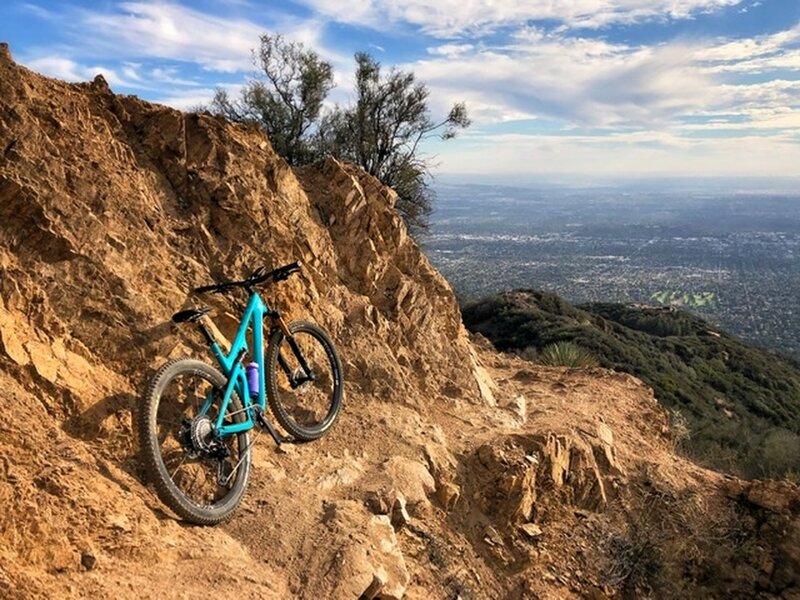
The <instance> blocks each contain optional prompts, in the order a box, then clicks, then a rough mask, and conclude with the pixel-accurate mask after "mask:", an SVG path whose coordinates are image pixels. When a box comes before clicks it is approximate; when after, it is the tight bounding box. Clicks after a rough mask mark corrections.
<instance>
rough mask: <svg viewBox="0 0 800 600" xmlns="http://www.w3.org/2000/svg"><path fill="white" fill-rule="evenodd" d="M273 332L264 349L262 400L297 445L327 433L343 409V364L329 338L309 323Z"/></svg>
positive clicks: (293, 324)
mask: <svg viewBox="0 0 800 600" xmlns="http://www.w3.org/2000/svg"><path fill="white" fill-rule="evenodd" d="M289 331H290V332H291V334H292V337H291V339H287V337H286V336H285V335H284V333H283V331H281V330H280V329H275V331H273V332H272V335H271V336H270V341H269V347H268V348H267V357H266V367H267V374H268V375H267V381H266V388H267V398H268V400H269V406H270V409H271V410H272V414H274V415H275V418H276V419H277V420H278V423H280V424H281V426H282V427H283V428H284V429H285V430H286V431H287V432H289V433H290V434H291V435H292V436H294V437H295V438H296V439H298V440H301V441H309V440H315V439H318V438H320V437H322V436H323V435H325V433H327V432H328V431H329V430H330V428H331V427H332V426H333V424H334V423H335V422H336V419H337V417H338V416H339V410H340V409H341V406H342V387H343V384H344V382H343V379H342V362H341V360H340V359H339V355H338V354H337V352H336V348H335V347H334V345H333V342H332V341H331V339H330V338H329V337H328V334H327V333H325V331H324V330H323V329H322V328H320V327H319V326H318V325H315V324H314V323H309V322H307V321H294V322H293V323H290V324H289Z"/></svg>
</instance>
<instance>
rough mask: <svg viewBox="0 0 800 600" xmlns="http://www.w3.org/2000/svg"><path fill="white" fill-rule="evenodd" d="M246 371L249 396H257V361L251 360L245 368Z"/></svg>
mask: <svg viewBox="0 0 800 600" xmlns="http://www.w3.org/2000/svg"><path fill="white" fill-rule="evenodd" d="M244 370H245V373H247V389H248V390H249V391H250V397H251V398H258V363H254V362H251V363H250V364H248V365H247V366H246V367H245V368H244Z"/></svg>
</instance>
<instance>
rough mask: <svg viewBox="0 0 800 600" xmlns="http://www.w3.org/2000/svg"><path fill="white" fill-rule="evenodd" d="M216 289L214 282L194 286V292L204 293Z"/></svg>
mask: <svg viewBox="0 0 800 600" xmlns="http://www.w3.org/2000/svg"><path fill="white" fill-rule="evenodd" d="M216 289H217V286H216V285H214V284H211V285H201V286H200V287H197V288H194V293H195V294H205V293H206V292H213V291H215V290H216Z"/></svg>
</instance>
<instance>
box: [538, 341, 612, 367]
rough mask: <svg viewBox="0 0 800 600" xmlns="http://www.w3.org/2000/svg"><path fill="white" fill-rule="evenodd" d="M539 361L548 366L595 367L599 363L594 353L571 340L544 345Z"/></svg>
mask: <svg viewBox="0 0 800 600" xmlns="http://www.w3.org/2000/svg"><path fill="white" fill-rule="evenodd" d="M539 362H540V363H542V364H543V365H547V366H549V367H596V366H598V365H599V364H600V363H599V362H598V360H597V357H596V356H595V355H594V354H592V353H591V352H589V351H588V350H587V349H586V348H581V347H580V346H578V345H577V344H574V343H572V342H556V343H554V344H550V345H549V346H545V348H544V349H543V350H542V352H541V353H540V355H539Z"/></svg>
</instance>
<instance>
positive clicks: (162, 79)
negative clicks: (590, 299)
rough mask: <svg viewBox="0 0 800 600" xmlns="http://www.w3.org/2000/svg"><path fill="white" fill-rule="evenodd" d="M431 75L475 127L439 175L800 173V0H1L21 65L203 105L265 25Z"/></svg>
mask: <svg viewBox="0 0 800 600" xmlns="http://www.w3.org/2000/svg"><path fill="white" fill-rule="evenodd" d="M267 32H269V33H281V34H283V35H284V36H285V37H287V38H289V39H291V40H295V41H299V42H302V43H303V44H305V45H306V46H307V47H310V48H313V49H315V50H316V51H317V52H318V53H319V54H320V55H321V56H322V57H323V58H324V59H326V60H328V61H329V62H331V63H332V65H333V67H334V70H335V73H336V84H337V86H336V88H335V89H334V90H333V92H332V94H331V96H330V102H347V101H348V99H351V98H352V91H351V89H352V76H353V54H354V53H355V52H356V51H359V50H366V51H368V52H370V53H371V54H372V55H373V56H374V57H375V58H376V59H378V60H379V61H380V62H381V63H382V64H383V65H386V66H387V67H388V66H397V67H398V68H401V69H403V70H411V71H413V72H414V73H415V74H416V76H417V78H418V80H420V81H423V82H424V83H426V84H427V86H428V87H429V89H430V92H431V96H430V103H431V109H432V112H433V115H432V116H434V117H443V116H444V115H445V114H446V113H447V110H448V108H449V106H451V105H452V104H453V103H454V102H458V101H465V102H466V104H467V109H468V112H469V114H470V117H471V118H472V121H473V124H472V126H471V127H470V128H469V129H468V130H466V131H464V132H463V133H462V134H461V135H460V136H459V137H458V138H456V139H455V140H449V141H447V142H442V141H431V142H429V143H427V144H426V146H425V147H424V149H423V150H424V152H425V153H426V154H427V155H428V156H429V157H430V158H431V159H432V160H433V161H434V163H435V164H436V167H435V172H437V173H440V174H444V175H446V176H448V177H451V176H452V177H457V178H459V179H461V180H463V181H465V182H469V181H473V180H475V181H477V180H480V179H481V178H487V177H488V178H500V179H502V178H508V180H509V181H514V180H515V178H523V179H524V178H531V179H541V180H542V181H561V182H574V183H580V182H586V181H595V180H628V179H637V178H656V177H657V178H667V179H668V178H687V177H688V178H692V177H714V178H731V179H732V180H733V179H735V178H742V177H757V178H768V179H770V178H772V179H776V180H777V179H778V178H785V177H800V0H742V1H740V0H536V1H534V0H493V1H492V0H486V1H478V0H437V1H436V2H423V1H421V0H405V1H401V0H348V1H347V2H341V1H337V0H283V1H280V2H259V1H256V0H197V1H194V2H188V1H185V2H178V1H177V0H172V1H153V0H137V1H111V0H96V1H89V0H60V1H52V0H38V1H37V0H32V1H30V2H15V1H9V0H4V1H3V2H2V3H0V41H6V42H8V43H9V44H10V47H11V51H12V54H13V56H14V58H15V60H17V62H19V63H21V64H23V65H25V66H27V67H29V68H31V69H34V70H36V71H39V72H41V73H44V74H47V75H51V76H54V77H58V78H60V79H64V80H67V81H86V80H90V79H92V78H93V77H94V75H95V74H97V73H102V74H103V75H104V76H105V78H106V79H107V80H108V82H109V84H110V85H111V87H112V89H113V90H114V91H115V92H117V93H124V94H136V95H137V96H140V97H142V98H145V99H147V100H152V101H156V102H160V103H164V104H169V105H171V106H174V107H176V108H181V109H189V108H192V107H194V106H197V105H198V104H202V103H204V102H207V101H208V100H209V99H210V97H211V95H212V94H213V92H214V90H215V89H216V88H224V89H227V90H229V91H230V92H232V93H234V94H235V93H237V91H238V90H239V89H240V87H241V85H242V83H243V82H245V81H246V80H247V79H248V78H250V77H252V76H253V74H254V72H255V67H254V65H253V62H252V54H251V52H252V49H253V48H255V47H256V46H257V44H258V37H259V35H260V34H262V33H267Z"/></svg>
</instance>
